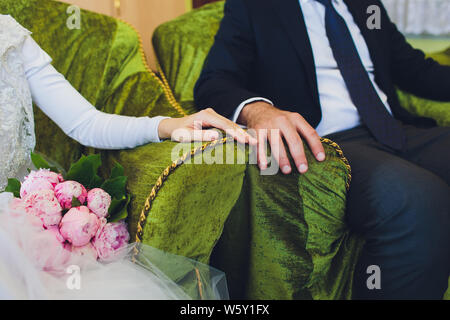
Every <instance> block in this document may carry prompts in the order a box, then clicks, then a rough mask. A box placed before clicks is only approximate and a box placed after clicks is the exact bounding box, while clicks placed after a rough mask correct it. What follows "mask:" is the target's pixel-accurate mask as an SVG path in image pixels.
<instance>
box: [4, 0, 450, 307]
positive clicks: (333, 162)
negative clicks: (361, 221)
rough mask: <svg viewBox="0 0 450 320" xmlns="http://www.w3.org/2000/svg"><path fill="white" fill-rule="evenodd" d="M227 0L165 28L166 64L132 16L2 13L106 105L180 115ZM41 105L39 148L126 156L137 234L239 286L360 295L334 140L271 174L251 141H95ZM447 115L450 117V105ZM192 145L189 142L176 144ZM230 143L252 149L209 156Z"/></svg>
mask: <svg viewBox="0 0 450 320" xmlns="http://www.w3.org/2000/svg"><path fill="white" fill-rule="evenodd" d="M221 5H222V6H223V4H221V3H219V4H215V5H213V6H208V7H205V8H203V9H201V10H198V11H193V12H191V13H189V14H187V15H185V16H182V17H180V18H179V19H177V20H175V21H172V22H169V23H167V24H164V25H163V26H161V27H160V28H159V29H158V30H157V32H156V33H155V38H154V43H155V49H156V52H157V55H158V58H159V61H160V62H161V69H160V72H159V74H155V73H154V72H153V71H152V70H150V69H149V68H148V66H147V64H146V62H145V57H144V55H143V50H142V44H141V41H140V38H139V35H138V34H137V32H136V31H135V30H134V28H133V27H132V26H130V25H128V24H127V23H126V22H124V21H121V20H117V19H114V18H111V17H107V16H103V15H100V14H95V13H92V12H88V11H82V12H81V17H82V22H81V29H79V30H78V29H74V30H71V29H69V28H67V26H66V21H67V18H68V17H69V16H70V14H68V13H67V11H66V10H67V7H68V5H67V4H64V3H59V2H56V1H52V0H2V1H1V2H0V13H1V14H10V15H12V16H13V17H14V18H16V20H17V21H19V22H20V23H21V24H22V25H24V26H25V27H26V28H28V29H29V30H30V31H32V32H33V37H34V38H35V40H36V41H37V42H38V43H39V44H40V45H41V47H42V48H43V49H44V50H46V51H47V52H48V53H49V54H50V56H52V57H53V65H54V66H55V67H56V68H57V69H58V70H59V71H60V72H61V73H63V74H64V75H65V76H66V78H67V79H68V80H69V81H70V82H71V83H72V85H73V86H74V87H75V88H76V89H77V90H79V91H80V92H81V94H83V95H84V96H85V97H86V98H87V99H88V100H89V101H90V102H91V103H92V104H93V105H95V106H96V107H97V108H98V109H99V110H102V111H105V112H109V113H115V114H122V115H132V116H147V115H148V116H155V115H166V116H172V117H180V116H183V115H186V114H189V113H192V112H194V111H195V108H194V105H193V102H192V100H193V99H192V88H193V85H194V83H195V81H196V78H197V77H198V74H199V72H200V69H201V67H202V63H203V60H204V58H205V56H206V53H207V51H208V48H209V46H210V45H211V44H212V39H213V36H214V34H215V32H216V30H217V26H218V23H219V21H220V18H221V14H222V7H221ZM189 35H190V36H189ZM188 42H189V43H188ZM444 57H446V55H444ZM162 71H164V72H162ZM164 74H166V75H167V77H165V76H164ZM171 88H172V89H173V90H172V89H171ZM408 99H409V100H408ZM405 101H410V102H409V103H410V105H411V107H410V108H411V109H412V108H415V107H417V109H418V110H420V111H421V112H422V111H423V110H425V109H427V108H426V107H420V106H422V105H423V106H426V105H428V104H433V106H434V102H429V101H422V100H420V101H419V100H417V98H414V97H409V96H406V97H405ZM438 107H439V106H438ZM428 109H430V110H429V111H427V112H429V114H432V113H433V112H436V111H434V110H435V108H434V107H433V108H431V107H430V108H428ZM431 109H433V110H431ZM447 110H448V108H447ZM35 117H36V136H37V147H36V149H37V150H38V151H40V152H42V153H44V154H46V155H47V156H49V157H50V158H51V159H54V160H55V161H57V162H58V163H60V164H61V165H63V166H64V167H65V168H67V167H68V165H69V164H70V163H71V162H72V161H74V160H76V159H78V158H79V157H80V155H81V154H89V153H93V152H100V153H101V155H102V160H103V163H104V164H105V166H104V167H103V170H104V173H106V172H108V171H109V169H110V168H111V167H112V166H113V164H114V162H115V161H119V162H120V163H121V164H122V165H123V166H124V167H125V172H126V174H127V175H128V177H129V183H128V188H129V190H130V192H131V193H132V195H133V197H132V201H131V203H130V206H129V217H128V225H129V229H130V233H131V234H132V237H133V239H135V240H136V241H140V242H143V243H146V244H149V245H151V246H154V247H156V248H158V249H162V250H164V251H167V252H171V253H175V254H178V255H182V256H186V257H189V258H192V259H195V260H198V261H200V262H203V263H211V264H213V265H214V266H216V267H218V268H220V269H222V270H223V271H225V272H226V274H227V277H228V284H229V289H230V293H231V297H232V298H248V299H349V298H351V288H352V279H353V277H352V275H353V270H354V267H355V263H356V261H357V258H358V255H359V252H360V250H361V248H362V246H363V244H364V242H363V240H362V239H360V238H359V237H357V236H356V235H355V234H353V233H352V232H351V231H350V230H349V229H348V228H347V226H346V224H345V197H346V192H347V188H348V185H349V183H350V181H351V168H350V167H349V165H348V162H347V161H346V159H345V156H344V154H343V153H342V151H341V150H340V148H339V146H338V145H336V144H335V143H333V142H332V141H328V140H324V141H323V142H324V146H325V149H326V153H327V161H325V162H324V163H317V162H315V161H314V160H313V157H312V156H311V154H310V153H309V152H308V154H307V156H308V158H309V160H310V163H311V166H310V171H309V172H308V173H307V174H306V175H303V176H299V175H298V174H291V175H289V176H283V175H282V174H277V175H273V176H263V175H260V174H259V171H258V169H257V167H256V166H255V165H252V164H249V161H248V159H249V157H251V155H249V150H248V149H246V148H245V147H242V146H238V145H234V144H231V147H230V145H229V144H225V143H224V142H225V141H226V139H223V140H219V141H217V142H216V143H213V144H186V145H181V144H176V143H173V142H170V141H166V142H163V143H159V144H148V145H146V146H142V147H139V148H135V149H133V150H120V151H103V150H93V149H90V148H85V147H83V146H81V145H79V144H78V143H77V142H75V141H73V140H71V139H70V138H68V137H66V136H65V135H64V134H63V132H62V131H61V130H60V129H59V128H58V127H57V126H56V125H54V124H53V123H52V122H51V121H50V120H49V119H48V118H47V117H46V116H45V115H44V114H43V113H42V112H41V111H40V110H39V109H37V108H35ZM436 117H437V118H438V119H439V121H441V124H446V123H448V122H445V121H448V119H449V118H448V113H444V112H442V114H440V115H437V116H436ZM442 119H444V120H442ZM445 119H447V120H445ZM180 146H181V147H182V148H183V150H184V151H182V152H181V153H179V154H178V153H176V154H175V156H174V155H173V153H174V150H177V148H180ZM230 155H231V156H232V157H236V158H244V160H245V161H243V162H241V163H238V164H220V161H216V163H215V164H208V163H209V161H210V159H211V157H213V158H214V159H216V160H220V159H223V158H225V157H227V158H228V157H229V156H230ZM202 160H203V161H202Z"/></svg>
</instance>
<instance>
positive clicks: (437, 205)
mask: <svg viewBox="0 0 450 320" xmlns="http://www.w3.org/2000/svg"><path fill="white" fill-rule="evenodd" d="M353 196H354V195H353ZM360 196H361V197H363V198H365V199H364V200H362V201H366V202H367V203H366V204H365V205H364V206H361V211H362V210H365V211H366V212H361V211H360V212H358V208H357V207H355V206H354V203H349V209H350V210H349V211H351V212H349V223H350V225H351V226H352V227H354V228H356V230H357V231H358V230H359V231H361V232H362V233H363V234H364V235H367V236H370V235H373V236H378V235H379V234H383V233H385V232H394V233H396V234H397V236H398V237H401V236H402V235H407V234H408V233H413V234H414V235H415V236H416V237H428V236H429V240H430V241H433V239H437V238H441V239H442V240H446V241H447V243H448V237H449V236H448V234H450V232H448V230H449V228H450V197H449V187H448V185H447V183H446V182H445V181H443V180H442V179H441V178H439V177H437V176H436V175H434V174H433V173H431V172H429V171H426V170H423V169H418V168H415V166H414V165H411V166H409V165H406V166H391V167H389V166H388V164H387V165H386V166H381V167H379V168H377V169H376V170H374V172H373V174H372V175H371V176H370V177H369V181H367V187H366V190H361V193H360ZM350 200H351V199H350ZM356 203H357V205H358V203H359V204H361V199H360V201H356ZM444 231H445V232H444ZM443 233H445V235H443Z"/></svg>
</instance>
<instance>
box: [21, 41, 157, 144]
mask: <svg viewBox="0 0 450 320" xmlns="http://www.w3.org/2000/svg"><path fill="white" fill-rule="evenodd" d="M22 60H23V63H24V70H25V75H26V78H27V80H28V84H29V87H30V91H31V95H32V99H33V101H34V102H35V103H36V104H37V105H38V106H39V108H40V109H41V110H42V111H43V112H44V113H45V114H46V115H47V116H48V117H49V118H50V119H52V120H53V121H54V122H55V123H56V124H57V125H58V126H59V127H60V128H61V129H62V130H63V131H64V133H66V134H67V135H68V136H69V137H71V138H73V139H75V140H77V141H78V142H79V143H81V144H83V145H85V146H89V147H95V148H99V149H126V148H134V147H136V146H139V145H143V144H146V143H149V142H160V139H159V136H158V126H159V123H160V122H161V120H163V119H165V118H166V117H155V118H149V117H141V118H136V117H126V116H119V115H114V114H107V113H104V112H101V111H99V110H97V109H96V108H95V107H94V106H93V105H92V104H91V103H89V101H87V100H86V99H85V98H84V97H83V96H82V95H81V94H80V93H78V92H77V91H76V90H75V89H74V88H73V87H72V86H71V84H70V83H69V82H68V81H67V80H66V79H65V78H64V76H63V75H62V74H60V73H59V72H58V71H56V70H55V68H54V67H53V66H52V65H51V64H50V63H51V61H52V59H51V58H50V57H49V55H48V54H47V53H45V52H44V51H43V50H42V49H41V48H40V47H39V45H38V44H37V43H36V42H35V41H34V40H33V39H32V38H31V36H28V37H27V39H26V40H25V42H24V44H23V46H22Z"/></svg>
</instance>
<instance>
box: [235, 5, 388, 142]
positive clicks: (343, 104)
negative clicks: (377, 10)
mask: <svg viewBox="0 0 450 320" xmlns="http://www.w3.org/2000/svg"><path fill="white" fill-rule="evenodd" d="M299 1H300V6H301V8H302V12H303V15H304V18H305V23H306V28H307V31H308V36H309V40H310V42H311V46H312V51H313V56H314V63H315V67H316V74H317V85H318V90H319V99H320V105H321V110H322V120H321V121H320V123H319V125H318V126H317V127H316V131H317V133H318V134H319V135H320V136H326V135H328V134H332V133H335V132H339V131H343V130H347V129H351V128H354V127H356V126H358V125H360V124H361V118H360V116H359V113H358V110H357V108H356V106H355V105H354V103H353V102H352V99H351V97H350V93H349V92H348V90H347V87H346V85H345V82H344V78H343V77H342V75H341V73H340V71H339V69H338V66H337V62H336V60H335V58H334V56H333V51H332V49H331V47H330V43H329V41H328V37H327V33H326V29H325V7H324V6H323V5H322V4H321V3H319V2H318V1H315V0H299ZM332 3H333V6H334V8H335V9H336V11H337V12H338V13H339V14H340V15H341V16H342V18H343V19H344V20H345V22H346V24H347V27H348V28H349V30H350V33H351V35H352V38H353V41H354V42H355V45H356V49H357V50H358V53H359V56H360V58H361V61H362V63H363V65H364V67H365V69H366V71H367V73H368V74H369V78H370V80H371V81H372V83H373V85H374V87H375V90H376V91H377V93H378V95H379V97H380V99H381V101H382V102H383V103H384V105H385V106H386V109H387V110H388V111H389V113H391V110H390V107H389V104H388V102H387V96H386V94H384V92H383V91H382V90H381V89H380V88H379V87H378V86H377V84H376V83H375V75H374V66H373V62H372V59H371V58H370V54H369V49H368V48H367V44H366V42H365V40H364V38H363V36H362V34H361V31H360V30H359V28H358V26H357V25H356V23H355V21H354V19H353V16H352V15H351V14H350V12H349V10H348V8H347V6H346V5H345V3H344V1H343V0H333V1H332ZM299 19H300V17H299ZM299 36H300V35H299ZM258 100H264V101H266V102H269V103H271V104H273V103H272V102H271V101H270V100H268V99H265V98H261V97H255V98H252V99H249V100H246V101H244V102H243V103H242V104H240V105H239V107H238V108H237V109H236V111H235V113H234V116H233V121H235V122H236V121H237V119H238V117H239V114H240V112H241V111H242V109H243V108H244V107H245V106H246V105H247V104H249V103H251V102H254V101H258Z"/></svg>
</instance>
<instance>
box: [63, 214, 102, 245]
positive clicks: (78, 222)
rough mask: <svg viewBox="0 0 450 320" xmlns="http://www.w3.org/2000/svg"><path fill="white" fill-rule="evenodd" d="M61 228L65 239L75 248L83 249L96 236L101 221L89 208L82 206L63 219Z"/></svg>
mask: <svg viewBox="0 0 450 320" xmlns="http://www.w3.org/2000/svg"><path fill="white" fill-rule="evenodd" d="M59 227H60V231H61V234H62V236H63V237H64V239H66V240H67V241H69V242H70V243H72V245H73V246H75V247H82V246H84V245H86V244H88V243H89V241H91V239H92V237H93V236H94V235H95V234H96V232H97V230H98V228H99V227H100V221H99V219H98V218H97V216H96V215H95V214H94V213H92V212H90V211H89V208H88V207H85V206H81V207H77V208H72V209H70V210H69V212H67V213H66V214H65V215H64V217H63V218H62V220H61V224H60V226H59Z"/></svg>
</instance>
